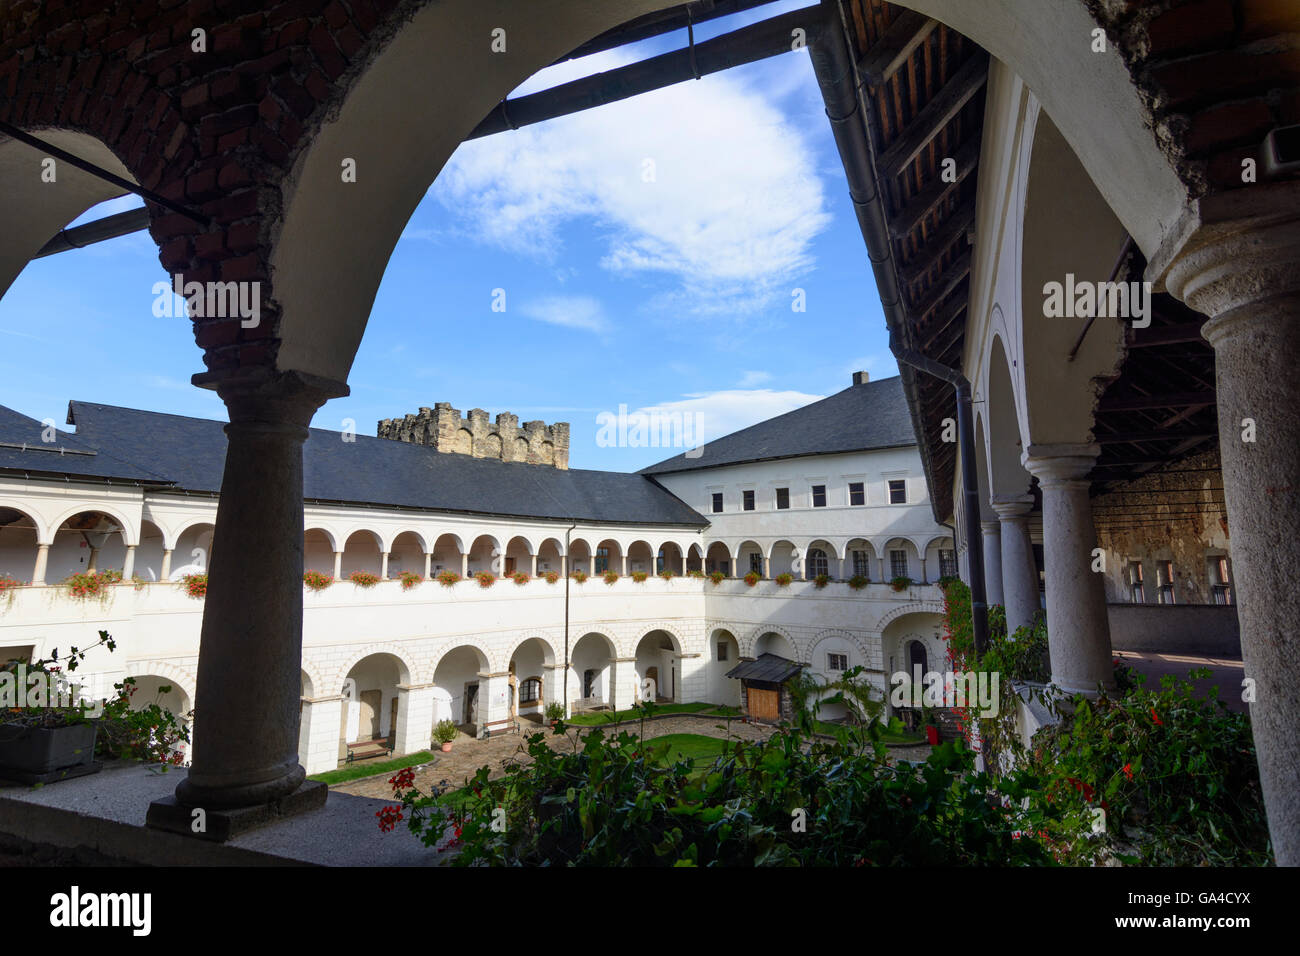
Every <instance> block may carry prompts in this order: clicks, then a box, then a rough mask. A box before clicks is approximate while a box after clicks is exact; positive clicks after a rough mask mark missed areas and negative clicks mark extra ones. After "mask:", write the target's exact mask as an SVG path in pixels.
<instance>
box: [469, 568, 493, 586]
mask: <svg viewBox="0 0 1300 956" xmlns="http://www.w3.org/2000/svg"><path fill="white" fill-rule="evenodd" d="M474 580H475V581H477V582H478V586H479V587H481V588H490V587H491V586H492V585H494V584H496V581H497V576H496V575H495V574H493V573H492V572H491V571H479V572H478V573H477V574H475V575H474Z"/></svg>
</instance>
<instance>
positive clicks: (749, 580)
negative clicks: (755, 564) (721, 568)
mask: <svg viewBox="0 0 1300 956" xmlns="http://www.w3.org/2000/svg"><path fill="white" fill-rule="evenodd" d="M762 579H763V575H761V574H759V573H758V572H757V571H750V572H749V573H748V574H746V575H745V583H746V584H748V585H749V586H750V587H751V588H752V587H753V586H754V585H755V584H757V583H758V582H759V581H761V580H762Z"/></svg>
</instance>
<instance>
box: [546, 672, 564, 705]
mask: <svg viewBox="0 0 1300 956" xmlns="http://www.w3.org/2000/svg"><path fill="white" fill-rule="evenodd" d="M563 679H564V665H563V664H543V665H542V712H543V715H545V712H546V707H547V706H548V705H549V704H551V703H553V702H555V701H563V699H564V685H563V684H561V683H560V681H562V680H563Z"/></svg>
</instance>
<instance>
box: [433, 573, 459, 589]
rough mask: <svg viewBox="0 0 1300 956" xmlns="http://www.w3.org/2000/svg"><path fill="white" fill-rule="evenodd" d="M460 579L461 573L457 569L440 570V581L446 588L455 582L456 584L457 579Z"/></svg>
mask: <svg viewBox="0 0 1300 956" xmlns="http://www.w3.org/2000/svg"><path fill="white" fill-rule="evenodd" d="M459 580H460V575H459V574H457V573H456V572H455V571H439V572H438V583H439V584H441V585H442V586H443V587H445V588H449V587H451V586H452V585H453V584H455V583H456V582H457V581H459Z"/></svg>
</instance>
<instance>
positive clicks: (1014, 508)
mask: <svg viewBox="0 0 1300 956" xmlns="http://www.w3.org/2000/svg"><path fill="white" fill-rule="evenodd" d="M989 507H990V508H992V509H993V510H994V511H996V512H997V513H998V518H999V519H1000V520H1002V521H1008V520H1012V519H1015V518H1023V517H1025V515H1027V514H1029V512H1031V511H1033V510H1034V496H1033V495H995V496H994V497H992V498H990V499H989Z"/></svg>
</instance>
